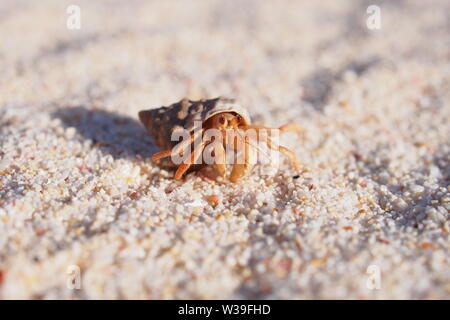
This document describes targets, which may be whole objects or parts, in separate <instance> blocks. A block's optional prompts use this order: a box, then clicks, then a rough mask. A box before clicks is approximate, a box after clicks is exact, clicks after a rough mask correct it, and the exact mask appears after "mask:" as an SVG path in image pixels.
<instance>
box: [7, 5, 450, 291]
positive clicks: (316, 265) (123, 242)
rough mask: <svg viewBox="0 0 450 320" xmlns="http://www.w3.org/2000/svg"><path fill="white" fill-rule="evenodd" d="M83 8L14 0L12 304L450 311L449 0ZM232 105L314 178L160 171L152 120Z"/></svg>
mask: <svg viewBox="0 0 450 320" xmlns="http://www.w3.org/2000/svg"><path fill="white" fill-rule="evenodd" d="M69 3H71V2H70V1H68V2H65V1H59V0H58V1H56V0H55V1H50V0H49V1H4V0H2V1H1V2H0V35H1V41H0V75H1V76H0V126H1V127H0V298H3V299H9V298H63V299H65V298H81V299H85V298H88V299H97V298H113V299H116V298H152V299H160V298H164V299H166V298H169V299H170V298H286V299H297V298H358V299H369V298H396V299H398V298H447V299H448V298H450V252H449V248H450V239H449V231H450V214H449V210H450V192H449V190H450V186H449V184H450V141H449V137H450V76H449V75H450V42H449V34H450V19H449V12H450V4H449V2H448V1H445V0H442V1H426V2H425V1H420V0H417V1H401V2H400V1H398V2H392V1H386V2H385V3H384V2H383V3H382V4H381V13H382V28H381V30H372V31H371V30H368V29H367V28H366V24H365V19H366V17H367V14H366V8H367V6H368V5H369V4H371V3H370V1H369V2H367V3H365V2H364V1H353V2H351V1H320V3H321V4H319V1H304V2H301V1H295V2H294V1H289V2H288V1H276V2H275V1H259V0H258V1H245V2H242V1H193V2H188V1H179V2H176V1H133V2H132V3H131V4H129V3H128V1H126V2H125V1H124V2H119V1H95V3H94V1H77V3H79V4H80V6H81V18H82V28H81V30H67V28H66V18H67V14H66V7H67V4H69ZM189 3H192V4H190V5H188V4H189ZM218 95H225V96H230V97H234V98H236V99H238V100H239V101H240V102H241V103H242V104H243V105H245V106H247V107H248V109H249V111H250V112H251V114H252V116H253V118H254V120H255V122H257V123H259V124H265V125H270V126H278V125H281V124H284V123H286V122H288V121H297V122H298V123H300V124H301V125H302V126H303V127H304V128H305V133H304V134H303V135H302V136H301V137H297V136H295V135H291V134H289V135H287V136H285V137H284V138H283V140H282V141H283V142H284V143H285V144H286V145H288V146H289V147H291V148H293V149H294V150H295V151H296V153H297V155H298V157H299V159H300V160H301V162H302V164H303V165H304V166H305V167H306V168H307V169H308V171H309V172H306V173H304V174H302V175H301V176H300V177H299V178H298V179H295V180H293V179H292V176H293V175H294V173H293V172H292V171H291V169H290V167H289V165H288V163H287V162H283V163H282V165H281V167H280V169H279V170H277V171H276V172H274V174H273V175H272V176H270V175H269V176H261V175H260V174H259V173H260V170H258V168H255V170H254V171H253V173H252V174H251V175H250V176H249V177H248V178H247V179H245V180H243V181H242V183H239V184H235V185H233V184H226V185H218V184H209V183H207V182H204V181H202V180H201V179H199V178H197V177H196V175H195V174H191V175H189V176H188V177H187V178H186V180H185V181H184V182H175V181H174V180H173V179H172V173H171V172H167V171H165V170H161V169H159V168H158V167H156V166H155V165H154V164H152V162H151V161H150V160H149V159H148V158H149V156H150V155H151V154H152V153H153V152H155V151H157V148H156V147H155V146H154V145H153V144H152V142H151V139H150V137H148V136H147V135H146V132H145V130H144V128H143V127H142V126H141V125H140V124H139V123H138V121H137V113H138V111H139V110H141V109H145V108H150V107H159V106H161V105H168V104H170V103H173V102H175V101H178V100H179V99H181V98H182V97H184V96H188V97H190V98H193V99H194V98H199V97H206V98H210V97H215V96H218ZM210 195H217V196H218V198H219V204H218V206H217V207H216V208H213V207H212V206H211V204H210V203H208V201H207V199H208V196H210ZM73 265H77V266H79V267H80V269H81V289H80V290H71V289H69V288H68V287H67V282H68V280H70V275H69V274H68V273H67V272H68V270H69V271H70V270H71V269H70V268H71V266H73ZM72 268H73V267H72ZM368 270H369V273H371V274H372V275H371V274H369V273H367V271H368ZM377 270H378V271H380V277H379V280H380V281H379V284H380V286H381V288H379V289H378V290H373V286H372V287H371V286H370V285H369V286H367V282H368V281H369V284H370V283H372V284H375V283H376V281H375V282H370V281H371V279H372V280H373V279H375V280H377V279H376V278H377V274H376V272H377ZM371 288H372V289H371Z"/></svg>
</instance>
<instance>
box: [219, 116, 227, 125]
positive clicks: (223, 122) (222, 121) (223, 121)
mask: <svg viewBox="0 0 450 320" xmlns="http://www.w3.org/2000/svg"><path fill="white" fill-rule="evenodd" d="M226 121H227V120H226V119H225V117H224V116H221V117H220V118H219V123H220V124H225V122H226Z"/></svg>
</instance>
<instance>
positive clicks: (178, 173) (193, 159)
mask: <svg viewBox="0 0 450 320" xmlns="http://www.w3.org/2000/svg"><path fill="white" fill-rule="evenodd" d="M205 145H206V141H205V140H203V139H202V141H201V142H200V144H199V145H198V146H197V147H195V149H194V152H192V153H191V155H190V158H189V161H188V162H186V163H182V164H180V166H179V167H178V169H177V171H176V172H175V179H176V180H180V179H181V177H182V176H183V174H184V173H185V172H186V171H187V170H188V169H189V167H190V166H191V165H193V164H195V163H196V162H197V160H198V159H199V158H200V157H201V156H202V154H203V149H204V148H205Z"/></svg>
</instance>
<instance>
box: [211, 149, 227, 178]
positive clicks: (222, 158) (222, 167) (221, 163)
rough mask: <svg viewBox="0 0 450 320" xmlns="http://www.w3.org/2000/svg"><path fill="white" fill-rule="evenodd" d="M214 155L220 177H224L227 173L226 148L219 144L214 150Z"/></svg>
mask: <svg viewBox="0 0 450 320" xmlns="http://www.w3.org/2000/svg"><path fill="white" fill-rule="evenodd" d="M214 154H215V157H216V168H217V171H218V172H219V175H220V176H221V177H224V176H225V174H226V171H227V166H226V162H227V159H226V153H225V148H224V147H223V145H222V144H220V143H217V144H216V146H215V149H214Z"/></svg>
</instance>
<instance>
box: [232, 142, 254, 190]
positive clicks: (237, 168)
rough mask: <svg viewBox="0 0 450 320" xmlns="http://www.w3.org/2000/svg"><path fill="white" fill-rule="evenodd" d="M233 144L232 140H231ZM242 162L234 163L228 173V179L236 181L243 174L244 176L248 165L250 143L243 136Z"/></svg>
mask: <svg viewBox="0 0 450 320" xmlns="http://www.w3.org/2000/svg"><path fill="white" fill-rule="evenodd" d="M233 145H234V142H233ZM243 152H244V163H234V164H233V169H232V171H231V175H230V181H231V182H236V181H238V180H239V179H240V178H242V177H243V176H245V175H246V174H247V172H248V170H249V167H250V144H249V141H248V137H245V142H244V150H243Z"/></svg>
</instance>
